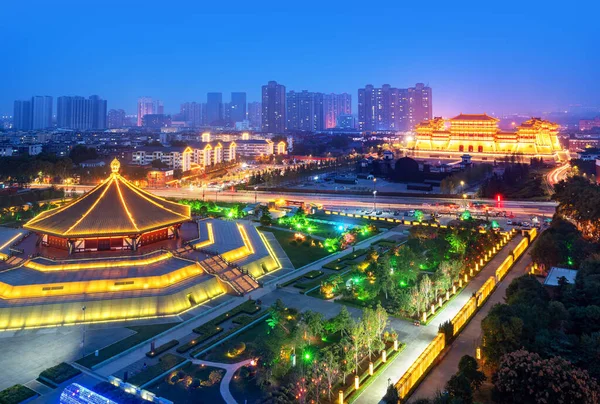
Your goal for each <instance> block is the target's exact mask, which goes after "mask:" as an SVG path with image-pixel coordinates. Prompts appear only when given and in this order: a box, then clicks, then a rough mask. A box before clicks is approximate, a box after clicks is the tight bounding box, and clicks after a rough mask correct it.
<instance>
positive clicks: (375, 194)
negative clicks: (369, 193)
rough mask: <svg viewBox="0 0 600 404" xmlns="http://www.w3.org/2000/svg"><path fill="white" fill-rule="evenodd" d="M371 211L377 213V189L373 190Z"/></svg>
mask: <svg viewBox="0 0 600 404" xmlns="http://www.w3.org/2000/svg"><path fill="white" fill-rule="evenodd" d="M373 212H374V213H375V214H377V191H373Z"/></svg>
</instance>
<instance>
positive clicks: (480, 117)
mask: <svg viewBox="0 0 600 404" xmlns="http://www.w3.org/2000/svg"><path fill="white" fill-rule="evenodd" d="M450 121H496V122H498V121H499V119H497V118H494V117H493V116H489V115H488V114H485V113H483V114H463V113H461V114H460V115H457V116H455V117H454V118H451V119H450Z"/></svg>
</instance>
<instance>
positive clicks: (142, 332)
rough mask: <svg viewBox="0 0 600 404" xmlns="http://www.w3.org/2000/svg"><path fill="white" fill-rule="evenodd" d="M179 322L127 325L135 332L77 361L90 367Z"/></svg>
mask: <svg viewBox="0 0 600 404" xmlns="http://www.w3.org/2000/svg"><path fill="white" fill-rule="evenodd" d="M177 324H179V323H165V324H151V325H138V326H131V327H127V328H129V329H130V330H133V331H135V332H136V333H135V334H133V335H130V336H129V337H127V338H124V339H122V340H121V341H117V342H115V343H114V344H111V345H109V346H107V347H105V348H102V349H100V351H99V352H98V356H95V355H94V353H93V352H92V353H91V354H89V355H87V356H86V357H84V358H82V359H79V360H78V361H77V363H79V364H80V365H82V366H85V367H87V368H91V367H92V366H94V365H97V364H98V363H100V362H103V361H105V360H107V359H109V358H112V357H113V356H115V355H117V354H120V353H121V352H123V351H125V350H127V349H129V348H132V347H134V346H136V345H138V344H140V343H142V342H144V341H146V340H148V339H150V338H152V337H154V336H156V335H158V334H160V333H162V332H163V331H166V330H168V329H169V328H171V327H174V326H175V325H177Z"/></svg>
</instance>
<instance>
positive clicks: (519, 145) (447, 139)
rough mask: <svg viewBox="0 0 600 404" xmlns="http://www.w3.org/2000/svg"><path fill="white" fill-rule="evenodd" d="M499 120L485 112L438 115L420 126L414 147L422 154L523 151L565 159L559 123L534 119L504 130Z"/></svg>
mask: <svg viewBox="0 0 600 404" xmlns="http://www.w3.org/2000/svg"><path fill="white" fill-rule="evenodd" d="M498 122H499V119H496V118H494V117H491V116H489V115H487V114H485V113H484V114H462V113H461V114H460V115H458V116H455V117H454V118H452V119H449V120H447V121H445V120H444V119H442V118H440V117H436V118H434V119H432V120H430V121H425V122H422V123H420V124H418V125H417V127H416V137H415V140H414V144H413V145H412V146H413V147H414V150H415V154H417V155H418V156H419V157H444V156H445V155H447V156H448V157H453V156H456V155H458V154H463V153H469V154H473V155H474V156H479V157H483V156H491V157H497V156H506V155H512V154H520V155H525V156H531V157H533V156H542V157H552V158H562V156H561V152H562V148H561V146H560V143H559V141H558V136H557V135H558V128H559V126H558V125H557V124H555V123H552V122H549V121H546V120H543V119H540V118H531V119H529V120H527V121H525V122H523V123H522V124H521V125H519V126H517V127H516V128H515V130H514V131H502V130H500V128H498ZM427 152H444V153H435V154H432V153H427Z"/></svg>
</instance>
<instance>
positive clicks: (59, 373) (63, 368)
mask: <svg viewBox="0 0 600 404" xmlns="http://www.w3.org/2000/svg"><path fill="white" fill-rule="evenodd" d="M79 374H81V371H80V370H79V369H75V368H74V367H73V366H71V365H69V364H68V363H65V362H62V363H59V364H58V365H56V366H53V367H51V368H48V369H46V370H44V371H43V372H42V373H40V378H41V379H43V380H44V381H46V382H51V383H52V384H54V385H55V386H58V385H59V384H61V383H64V382H66V381H67V380H69V379H71V378H73V377H75V376H77V375H79Z"/></svg>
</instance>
